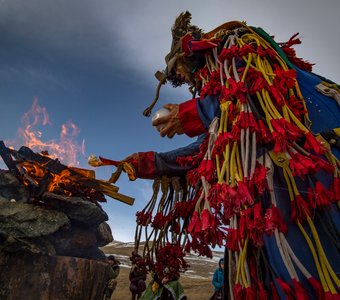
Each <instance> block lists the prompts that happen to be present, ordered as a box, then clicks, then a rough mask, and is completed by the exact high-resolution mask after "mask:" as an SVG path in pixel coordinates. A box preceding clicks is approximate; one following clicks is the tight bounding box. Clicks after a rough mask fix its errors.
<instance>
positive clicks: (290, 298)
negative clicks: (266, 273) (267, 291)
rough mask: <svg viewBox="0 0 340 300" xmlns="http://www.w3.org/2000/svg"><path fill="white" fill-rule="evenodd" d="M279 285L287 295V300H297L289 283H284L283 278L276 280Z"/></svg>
mask: <svg viewBox="0 0 340 300" xmlns="http://www.w3.org/2000/svg"><path fill="white" fill-rule="evenodd" d="M276 280H277V283H278V284H279V285H280V287H281V289H282V291H283V293H284V294H285V295H286V299H287V300H295V299H296V298H295V295H294V292H293V290H292V289H291V287H290V286H289V284H288V283H286V282H284V281H283V280H282V279H281V278H276Z"/></svg>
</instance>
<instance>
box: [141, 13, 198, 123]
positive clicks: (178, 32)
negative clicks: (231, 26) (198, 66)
mask: <svg viewBox="0 0 340 300" xmlns="http://www.w3.org/2000/svg"><path fill="white" fill-rule="evenodd" d="M190 22H191V13H190V12H188V11H185V12H182V13H181V14H180V15H179V16H178V17H177V18H176V20H175V23H174V25H173V26H172V28H171V33H172V42H171V49H170V52H169V53H168V54H167V55H166V56H165V63H166V69H165V70H164V71H157V72H156V74H155V77H156V78H157V79H158V81H159V83H158V86H157V90H156V96H155V98H154V100H153V101H152V103H151V105H150V106H149V107H148V108H147V109H146V110H145V111H144V113H143V114H144V115H145V116H150V114H151V110H152V108H153V106H154V105H155V104H156V102H157V100H158V97H159V90H160V87H161V86H162V85H163V84H165V83H166V81H167V80H168V81H170V82H172V83H174V81H175V76H173V75H174V74H173V70H174V67H175V66H176V62H177V61H178V59H179V58H183V57H184V56H185V57H186V58H187V59H188V58H189V57H191V56H193V53H192V52H191V49H190V46H189V45H190V44H191V41H193V40H195V41H199V40H200V39H201V37H202V34H203V31H202V30H201V29H200V28H198V27H197V26H195V25H192V24H191V23H190ZM187 63H188V64H193V60H191V61H187ZM174 85H176V84H175V83H174Z"/></svg>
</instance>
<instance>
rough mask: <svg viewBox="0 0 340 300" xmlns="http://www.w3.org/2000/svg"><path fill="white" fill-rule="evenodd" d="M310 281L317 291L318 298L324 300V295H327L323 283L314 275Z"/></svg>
mask: <svg viewBox="0 0 340 300" xmlns="http://www.w3.org/2000/svg"><path fill="white" fill-rule="evenodd" d="M308 281H309V283H310V284H311V286H312V287H313V290H314V292H315V295H316V297H317V299H318V300H323V299H324V297H325V292H324V290H323V288H322V285H321V283H320V282H319V281H318V280H316V278H314V277H309V278H308Z"/></svg>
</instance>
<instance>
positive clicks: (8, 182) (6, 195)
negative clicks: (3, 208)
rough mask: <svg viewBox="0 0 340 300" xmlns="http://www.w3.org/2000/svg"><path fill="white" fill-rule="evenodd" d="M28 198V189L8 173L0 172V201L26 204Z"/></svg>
mask: <svg viewBox="0 0 340 300" xmlns="http://www.w3.org/2000/svg"><path fill="white" fill-rule="evenodd" d="M28 198H29V192H28V189H27V188H26V187H25V186H24V185H22V184H20V181H19V180H18V179H17V178H16V177H15V176H14V175H13V174H12V173H11V172H10V171H5V170H0V200H6V199H8V200H11V199H14V200H15V201H19V202H26V201H27V200H28Z"/></svg>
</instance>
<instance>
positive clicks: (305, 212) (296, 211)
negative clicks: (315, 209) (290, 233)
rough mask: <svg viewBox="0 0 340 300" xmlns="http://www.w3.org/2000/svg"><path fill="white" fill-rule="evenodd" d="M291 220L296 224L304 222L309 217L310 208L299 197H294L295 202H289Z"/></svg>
mask: <svg viewBox="0 0 340 300" xmlns="http://www.w3.org/2000/svg"><path fill="white" fill-rule="evenodd" d="M290 203H291V205H290V208H291V219H292V220H294V221H297V222H302V221H305V220H306V218H307V216H310V215H311V213H310V207H309V206H308V203H307V202H306V201H305V200H304V199H303V198H302V196H301V195H296V196H295V200H293V201H291V202H290Z"/></svg>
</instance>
